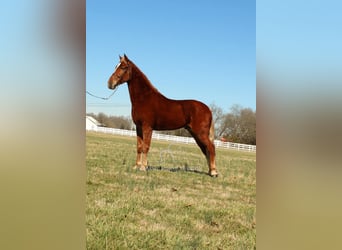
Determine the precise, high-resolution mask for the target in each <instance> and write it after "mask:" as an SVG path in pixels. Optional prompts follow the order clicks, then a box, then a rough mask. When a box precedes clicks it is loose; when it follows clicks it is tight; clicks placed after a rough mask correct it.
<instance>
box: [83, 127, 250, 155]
mask: <svg viewBox="0 0 342 250" xmlns="http://www.w3.org/2000/svg"><path fill="white" fill-rule="evenodd" d="M88 131H95V132H101V133H106V134H115V135H124V136H136V135H137V134H136V132H135V130H124V129H117V128H106V127H97V128H92V129H88ZM152 138H154V139H156V140H164V141H172V142H179V143H185V144H196V142H195V140H194V138H192V137H183V136H175V135H165V134H160V133H158V132H155V131H153V134H152ZM214 143H215V146H216V147H217V148H226V149H235V150H239V151H249V152H256V146H255V145H247V144H241V143H233V142H222V141H219V140H215V141H214Z"/></svg>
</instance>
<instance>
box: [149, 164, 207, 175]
mask: <svg viewBox="0 0 342 250" xmlns="http://www.w3.org/2000/svg"><path fill="white" fill-rule="evenodd" d="M146 170H147V171H155V170H158V171H169V172H191V173H195V174H203V175H209V173H208V172H204V171H200V170H197V169H191V168H189V167H188V166H185V167H174V168H167V167H162V166H148V167H147V169H146Z"/></svg>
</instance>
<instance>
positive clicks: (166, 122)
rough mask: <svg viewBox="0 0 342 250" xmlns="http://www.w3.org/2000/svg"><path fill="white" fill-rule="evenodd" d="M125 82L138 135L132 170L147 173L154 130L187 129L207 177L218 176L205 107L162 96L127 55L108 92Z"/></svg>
mask: <svg viewBox="0 0 342 250" xmlns="http://www.w3.org/2000/svg"><path fill="white" fill-rule="evenodd" d="M124 82H127V85H128V90H129V96H130V99H131V103H132V119H133V122H134V123H135V125H136V132H137V159H136V165H135V168H139V169H140V170H146V168H147V153H148V151H149V149H150V144H151V137H152V131H153V130H173V129H179V128H186V129H187V130H188V131H189V132H190V134H191V135H192V136H193V138H194V139H195V141H196V143H197V145H198V146H199V147H200V149H201V151H202V152H203V154H204V155H205V156H206V158H207V162H208V166H209V175H210V176H213V177H216V176H218V173H217V170H216V166H215V145H214V123H213V118H212V114H211V111H210V109H209V108H208V106H207V105H205V104H203V103H202V102H199V101H196V100H172V99H169V98H167V97H165V96H164V95H162V94H161V93H160V92H159V91H158V90H157V89H156V88H155V87H154V86H153V85H152V84H151V82H150V81H149V80H148V79H147V77H146V76H145V74H144V73H143V72H142V71H141V70H140V69H139V68H138V67H137V66H136V65H135V64H134V63H133V62H132V61H131V60H129V59H128V57H127V56H126V55H124V56H123V57H121V56H120V61H119V63H118V64H117V65H116V67H115V70H114V73H113V74H112V75H111V76H110V78H109V80H108V88H110V89H115V88H116V87H117V86H118V85H120V84H122V83H124Z"/></svg>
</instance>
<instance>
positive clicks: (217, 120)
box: [210, 103, 224, 138]
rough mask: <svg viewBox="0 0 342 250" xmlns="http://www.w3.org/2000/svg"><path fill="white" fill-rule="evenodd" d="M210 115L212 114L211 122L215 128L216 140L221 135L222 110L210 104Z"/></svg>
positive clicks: (222, 128)
mask: <svg viewBox="0 0 342 250" xmlns="http://www.w3.org/2000/svg"><path fill="white" fill-rule="evenodd" d="M210 109H211V113H212V114H213V122H214V127H215V138H218V137H220V136H221V135H222V133H223V130H224V127H223V126H222V125H223V120H224V113H223V110H222V108H220V107H218V106H216V104H214V103H212V104H211V105H210Z"/></svg>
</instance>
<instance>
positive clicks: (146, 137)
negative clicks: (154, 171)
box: [140, 126, 152, 170]
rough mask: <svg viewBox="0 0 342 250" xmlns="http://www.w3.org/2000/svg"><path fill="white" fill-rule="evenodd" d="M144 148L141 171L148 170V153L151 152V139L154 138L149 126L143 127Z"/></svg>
mask: <svg viewBox="0 0 342 250" xmlns="http://www.w3.org/2000/svg"><path fill="white" fill-rule="evenodd" d="M142 130H143V131H142V133H143V147H142V156H141V161H142V164H141V167H140V170H146V169H147V167H148V166H147V153H148V151H149V150H150V145H151V138H152V128H151V127H149V126H143V128H142Z"/></svg>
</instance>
